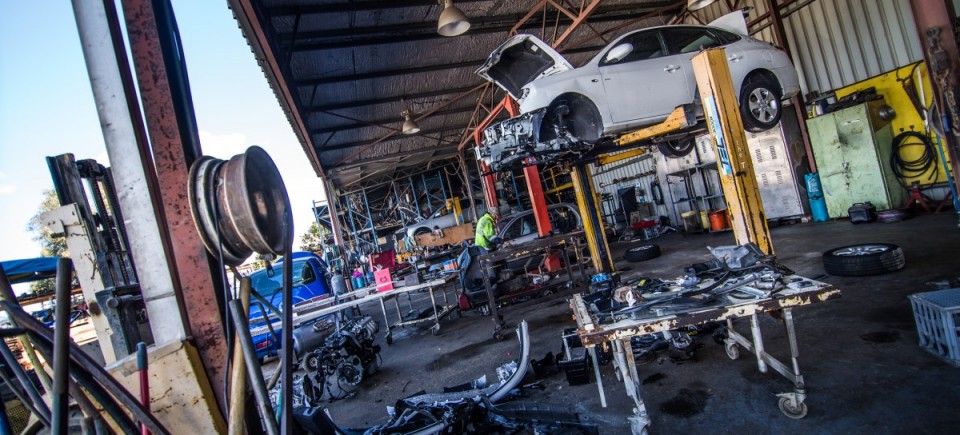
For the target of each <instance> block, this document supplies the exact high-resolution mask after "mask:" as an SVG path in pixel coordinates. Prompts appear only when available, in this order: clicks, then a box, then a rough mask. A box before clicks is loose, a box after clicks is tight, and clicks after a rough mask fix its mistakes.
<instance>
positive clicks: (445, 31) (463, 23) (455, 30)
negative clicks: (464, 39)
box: [437, 0, 470, 36]
mask: <svg viewBox="0 0 960 435" xmlns="http://www.w3.org/2000/svg"><path fill="white" fill-rule="evenodd" d="M437 2H438V3H441V4H443V12H441V13H440V20H439V21H437V33H439V34H441V35H443V36H457V35H462V34H464V33H465V32H466V31H467V30H470V21H469V20H467V16H466V15H464V14H463V11H461V10H460V9H459V8H457V7H456V6H454V5H453V0H437Z"/></svg>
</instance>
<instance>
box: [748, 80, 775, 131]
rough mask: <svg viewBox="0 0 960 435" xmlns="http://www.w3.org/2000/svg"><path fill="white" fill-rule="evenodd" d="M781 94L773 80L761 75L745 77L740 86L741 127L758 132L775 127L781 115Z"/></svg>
mask: <svg viewBox="0 0 960 435" xmlns="http://www.w3.org/2000/svg"><path fill="white" fill-rule="evenodd" d="M782 98H783V94H782V93H781V92H780V86H778V85H777V84H776V82H775V81H773V80H770V78H768V77H765V76H762V75H752V76H750V77H747V80H746V81H744V82H743V86H742V87H741V88H740V116H741V118H743V127H744V128H745V129H746V130H747V131H750V132H754V133H759V132H762V131H767V130H769V129H771V128H773V127H775V126H776V125H777V124H778V123H779V122H780V116H781V115H783V105H782V102H781V101H780V100H781V99H782Z"/></svg>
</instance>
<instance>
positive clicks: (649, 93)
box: [477, 11, 800, 145]
mask: <svg viewBox="0 0 960 435" xmlns="http://www.w3.org/2000/svg"><path fill="white" fill-rule="evenodd" d="M713 47H724V48H725V49H726V54H727V59H728V60H729V66H730V73H731V76H732V78H733V84H734V88H735V90H736V92H737V95H738V96H739V103H740V110H741V115H742V118H743V121H744V126H745V127H746V128H747V130H750V131H765V130H769V129H770V128H772V127H774V126H776V125H777V123H778V122H779V121H780V116H781V113H782V107H781V100H782V99H784V98H788V97H791V96H793V95H795V94H797V93H798V92H799V91H800V84H799V79H798V76H797V71H796V69H795V68H794V66H793V64H792V63H791V62H790V59H789V57H788V56H787V54H786V53H785V52H784V51H783V50H781V49H779V48H777V47H774V46H773V45H771V44H769V43H767V42H763V41H760V40H757V39H754V38H751V37H749V36H747V31H746V22H745V21H744V19H743V15H742V13H741V12H739V11H737V12H736V13H734V14H729V15H727V16H724V17H721V18H720V19H718V20H716V21H714V22H712V23H711V25H710V26H693V25H675V26H659V27H650V28H646V29H641V30H637V31H634V32H631V33H627V34H625V35H623V36H621V37H619V38H617V39H616V40H614V41H613V42H612V43H610V44H609V45H607V47H605V48H604V49H602V50H600V52H599V53H598V54H597V55H596V56H594V57H593V59H591V60H590V61H589V62H587V63H586V64H585V65H583V66H581V67H579V68H574V67H573V66H572V65H571V64H570V63H569V62H568V61H567V60H566V59H564V58H563V57H562V56H561V55H560V54H559V53H557V52H556V51H555V50H554V49H553V48H551V47H550V45H549V44H547V43H545V42H543V41H541V40H540V39H538V38H537V37H535V36H532V35H516V36H514V37H512V38H510V39H508V40H507V41H506V42H504V43H503V44H502V45H501V46H500V47H499V48H497V49H496V50H494V52H493V53H492V54H491V55H490V57H489V58H488V59H487V61H486V63H485V64H484V65H483V66H481V67H480V68H479V69H478V70H477V74H478V75H480V76H481V77H483V78H485V79H487V80H488V81H491V82H493V83H495V84H497V85H498V86H500V87H501V88H503V89H504V90H505V91H506V92H508V93H509V94H510V95H511V96H512V97H513V98H514V99H516V100H517V101H518V102H519V103H520V112H521V114H522V115H528V114H529V115H534V114H536V115H537V116H536V117H533V118H534V119H531V121H532V122H531V123H530V124H529V127H530V128H532V129H533V130H530V129H524V128H520V129H519V130H518V129H517V128H514V129H513V131H520V132H522V134H534V135H536V134H539V137H531V138H523V139H522V140H521V142H526V143H528V144H529V143H540V142H545V141H550V140H553V139H556V138H557V137H558V136H563V135H564V133H569V134H570V135H572V137H573V138H575V141H582V142H596V141H597V140H599V139H600V138H601V137H604V136H611V135H615V134H617V133H623V132H626V131H629V130H632V129H636V128H640V127H645V126H649V125H653V124H656V123H659V122H662V121H664V120H665V119H666V118H667V116H668V115H669V114H670V113H671V112H672V111H673V110H674V109H675V108H676V107H678V106H682V105H685V104H690V103H693V102H695V101H696V100H697V99H698V98H699V94H698V92H697V83H696V78H695V76H694V73H693V67H692V65H691V59H692V58H693V56H694V55H696V54H697V53H698V52H699V51H701V50H703V49H706V48H713ZM485 133H486V132H485ZM518 134H520V133H518ZM567 142H569V141H567ZM485 145H486V144H485Z"/></svg>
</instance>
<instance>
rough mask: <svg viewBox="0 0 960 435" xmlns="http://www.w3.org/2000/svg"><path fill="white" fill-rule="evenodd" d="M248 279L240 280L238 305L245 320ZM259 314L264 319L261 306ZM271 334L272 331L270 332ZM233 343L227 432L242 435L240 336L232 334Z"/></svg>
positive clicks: (244, 384) (244, 395)
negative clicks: (241, 308)
mask: <svg viewBox="0 0 960 435" xmlns="http://www.w3.org/2000/svg"><path fill="white" fill-rule="evenodd" d="M250 293H251V288H250V277H249V276H245V277H243V278H240V295H239V298H240V304H241V306H242V307H243V317H244V318H247V317H248V316H249V313H250ZM260 312H261V313H262V314H263V315H264V317H265V318H266V314H267V313H265V312H264V308H263V306H262V305H261V308H260ZM266 320H267V325H270V319H269V318H266ZM271 332H272V331H271ZM233 339H234V343H233V373H231V374H230V411H229V412H228V413H227V418H228V419H229V424H228V426H227V427H228V429H227V430H228V431H229V434H230V435H242V434H243V410H244V408H246V404H247V382H246V381H247V378H246V377H244V376H243V372H244V370H246V369H247V368H246V365H245V364H244V362H245V361H244V359H243V349H242V345H241V344H240V336H239V335H237V334H234V338H233Z"/></svg>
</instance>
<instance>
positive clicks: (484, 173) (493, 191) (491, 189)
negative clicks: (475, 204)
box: [473, 128, 500, 209]
mask: <svg viewBox="0 0 960 435" xmlns="http://www.w3.org/2000/svg"><path fill="white" fill-rule="evenodd" d="M481 134H483V132H482V131H481V130H480V128H477V129H476V130H474V131H473V140H474V142H475V143H476V146H478V147H481V146H483V141H481V140H480V135H481ZM479 164H480V179H481V180H482V181H483V197H484V200H485V201H486V203H487V204H486V206H487V208H488V209H494V208H498V207H500V202H499V201H498V200H497V183H496V182H495V180H494V179H493V173H491V172H490V167H489V166H487V164H486V163H483V162H479Z"/></svg>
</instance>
